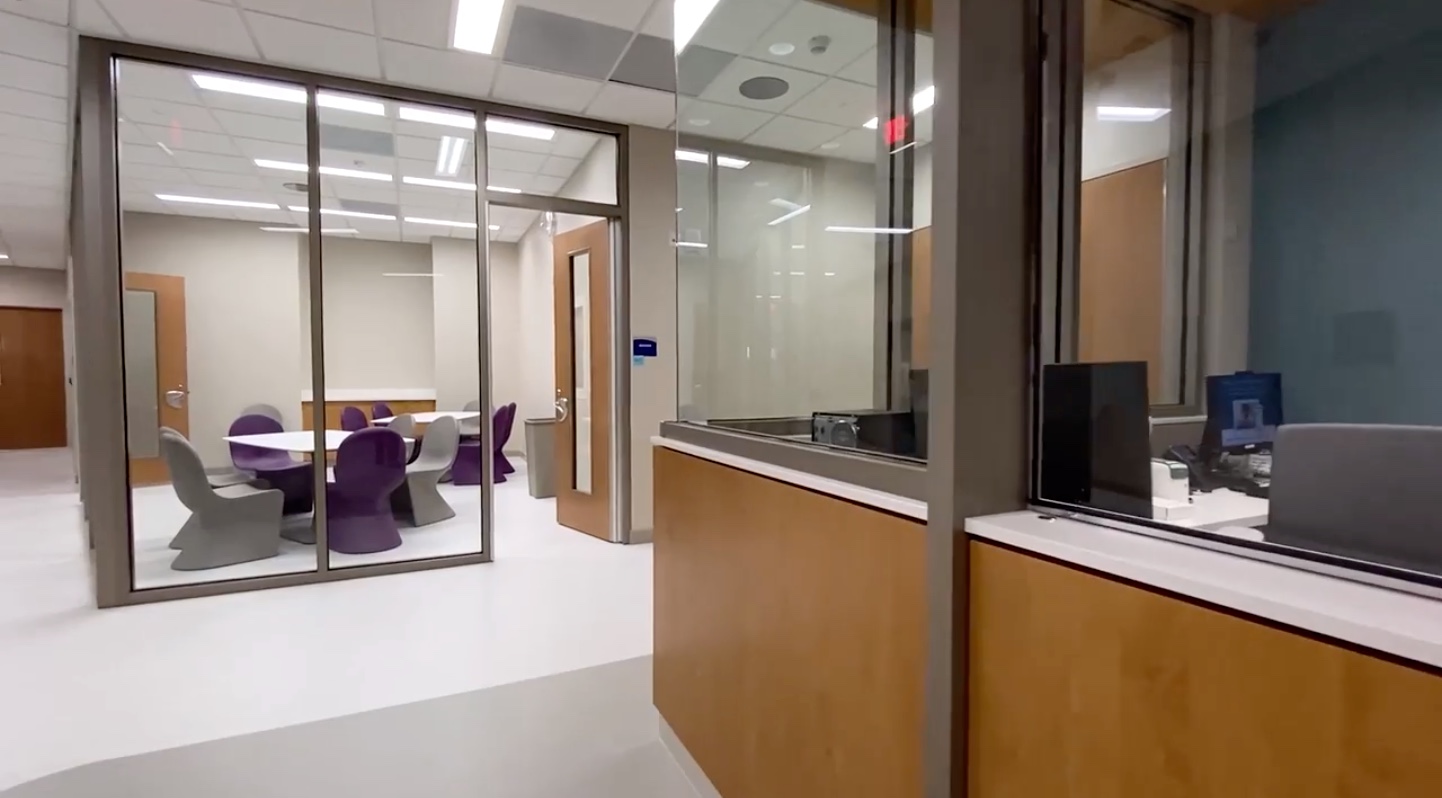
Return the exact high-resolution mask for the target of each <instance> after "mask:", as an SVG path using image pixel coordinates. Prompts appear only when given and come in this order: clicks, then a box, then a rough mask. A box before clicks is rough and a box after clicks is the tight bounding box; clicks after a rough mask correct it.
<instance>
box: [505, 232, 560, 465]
mask: <svg viewBox="0 0 1442 798" xmlns="http://www.w3.org/2000/svg"><path fill="white" fill-rule="evenodd" d="M554 268H555V266H554V264H553V261H552V252H551V235H550V234H549V233H547V232H546V231H545V230H543V229H541V225H540V224H539V223H537V224H536V225H535V226H534V227H532V228H531V229H530V230H529V231H527V232H526V235H525V236H524V237H522V238H521V243H520V246H519V248H518V271H519V272H520V279H519V283H520V296H521V301H520V309H521V318H522V319H524V323H525V327H524V330H525V332H524V334H519V335H516V336H515V337H514V338H512V339H511V343H510V346H513V347H515V348H516V349H517V351H518V352H519V353H520V357H521V366H520V375H521V390H520V398H519V399H515V400H512V401H515V402H517V408H516V418H517V424H516V427H517V428H518V429H520V428H521V427H522V424H521V423H520V422H521V421H524V420H525V419H528V418H551V417H553V416H555V415H556V366H555V363H556V329H555V316H556V311H555V301H556V300H555V291H554V287H553V286H554V282H555V280H554ZM522 437H523V436H522ZM517 445H520V446H521V447H522V448H524V441H523V440H522V441H520V443H519V444H518V442H517V439H515V438H513V439H512V441H511V446H512V447H515V446H517Z"/></svg>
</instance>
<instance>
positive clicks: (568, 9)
mask: <svg viewBox="0 0 1442 798" xmlns="http://www.w3.org/2000/svg"><path fill="white" fill-rule="evenodd" d="M516 2H517V3H518V5H519V6H520V7H525V6H530V7H531V8H539V9H541V10H543V11H550V12H552V13H555V14H563V15H565V16H568V17H576V18H578V19H585V20H590V21H591V22H599V23H601V24H603V25H612V26H614V27H617V28H625V29H626V30H635V28H636V26H638V25H640V24H641V20H642V19H643V18H644V17H645V16H646V12H647V11H649V10H651V3H652V2H653V0H604V2H598V1H597V0H516ZM518 10H519V9H518Z"/></svg>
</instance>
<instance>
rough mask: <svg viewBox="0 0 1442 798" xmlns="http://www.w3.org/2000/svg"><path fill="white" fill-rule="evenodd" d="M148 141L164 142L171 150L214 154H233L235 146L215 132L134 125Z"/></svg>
mask: <svg viewBox="0 0 1442 798" xmlns="http://www.w3.org/2000/svg"><path fill="white" fill-rule="evenodd" d="M136 127H137V128H139V129H140V131H141V132H143V133H144V134H145V135H147V136H149V137H150V141H152V142H155V141H159V142H164V143H165V145H166V146H168V147H170V148H171V149H172V150H177V151H179V150H188V151H190V152H209V153H214V154H216V155H235V154H236V152H235V146H234V145H233V144H232V143H231V140H230V137H228V136H222V135H218V134H215V133H198V132H194V131H188V130H181V129H179V128H164V127H157V126H155V125H136Z"/></svg>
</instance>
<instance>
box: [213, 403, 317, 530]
mask: <svg viewBox="0 0 1442 798" xmlns="http://www.w3.org/2000/svg"><path fill="white" fill-rule="evenodd" d="M284 431H285V429H284V428H283V427H281V425H280V422H279V421H276V420H275V419H273V418H269V417H267V416H255V415H252V416H241V417H240V418H237V419H236V420H235V421H234V422H232V423H231V425H230V432H229V434H230V435H263V434H265V433H268V432H284ZM230 460H231V462H233V463H234V464H235V467H236V468H237V469H239V470H241V471H250V472H252V473H254V474H255V475H256V476H257V477H259V478H260V479H263V480H265V481H266V482H269V483H270V484H271V486H272V487H274V488H277V489H279V490H280V492H281V493H283V494H285V512H286V513H287V514H291V515H294V514H296V513H308V512H310V511H311V508H312V505H313V503H314V493H315V489H314V487H313V483H312V481H311V480H312V475H311V470H310V463H306V462H301V461H297V460H296V459H295V458H294V457H291V456H290V453H289V452H278V451H275V450H274V449H262V448H260V447H258V446H247V445H246V444H243V443H232V444H230Z"/></svg>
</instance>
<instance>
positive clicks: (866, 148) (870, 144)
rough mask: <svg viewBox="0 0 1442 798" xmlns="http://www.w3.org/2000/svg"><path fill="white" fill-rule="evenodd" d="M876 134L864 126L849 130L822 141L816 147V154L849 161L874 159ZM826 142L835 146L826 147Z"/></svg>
mask: <svg viewBox="0 0 1442 798" xmlns="http://www.w3.org/2000/svg"><path fill="white" fill-rule="evenodd" d="M876 136H877V133H876V131H874V130H867V129H866V128H859V129H856V130H850V131H847V132H845V133H843V134H841V135H840V136H839V137H837V138H835V139H832V140H831V141H829V142H823V143H822V144H821V145H820V146H818V147H817V149H816V154H817V155H821V156H824V157H826V158H845V159H847V160H849V161H874V160H876V144H877V140H876ZM827 144H835V145H836V146H834V147H830V148H827V146H826V145H827Z"/></svg>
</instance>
